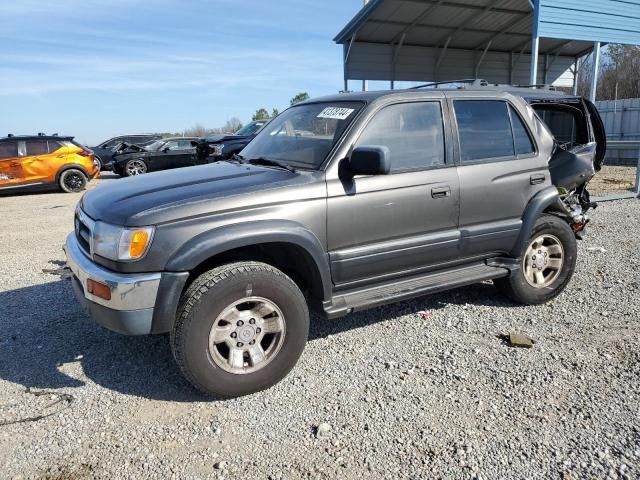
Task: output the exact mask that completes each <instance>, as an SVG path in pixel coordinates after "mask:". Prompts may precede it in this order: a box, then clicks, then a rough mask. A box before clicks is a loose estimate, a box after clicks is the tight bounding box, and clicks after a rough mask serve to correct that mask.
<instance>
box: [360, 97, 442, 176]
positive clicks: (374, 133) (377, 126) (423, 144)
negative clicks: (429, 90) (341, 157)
mask: <svg viewBox="0 0 640 480" xmlns="http://www.w3.org/2000/svg"><path fill="white" fill-rule="evenodd" d="M360 145H384V146H386V147H388V148H389V150H390V151H391V171H392V172H393V171H399V170H408V169H417V168H427V167H431V166H435V165H444V163H445V149H444V126H443V123H442V109H441V107H440V102H416V103H399V104H396V105H390V106H388V107H384V108H383V109H382V110H380V111H379V112H378V113H376V115H375V116H374V117H373V119H372V120H371V121H370V122H369V124H368V125H367V126H366V127H365V129H364V131H363V132H362V134H361V135H360V138H359V139H358V140H357V142H356V144H355V146H360Z"/></svg>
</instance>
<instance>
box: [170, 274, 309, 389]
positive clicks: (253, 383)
mask: <svg viewBox="0 0 640 480" xmlns="http://www.w3.org/2000/svg"><path fill="white" fill-rule="evenodd" d="M308 334H309V311H308V308H307V304H306V301H305V299H304V296H303V295H302V292H301V291H300V289H299V288H298V286H297V285H296V284H295V283H294V282H293V281H292V280H291V279H290V278H289V277H288V276H286V275H285V274H284V273H282V272H281V271H280V270H278V269H276V268H274V267H272V266H270V265H267V264H265V263H259V262H238V263H231V264H227V265H223V266H221V267H218V268H215V269H213V270H210V271H208V272H206V273H204V274H202V275H201V276H200V277H198V278H197V279H196V280H195V281H194V282H193V283H192V284H191V286H190V287H189V288H188V289H187V291H186V292H185V294H184V295H183V297H182V300H181V303H180V307H179V310H178V318H177V320H176V323H175V325H174V328H173V330H172V332H171V347H172V350H173V354H174V357H175V359H176V361H177V363H178V365H179V366H180V369H181V370H182V372H183V374H184V375H185V377H186V378H187V379H188V380H189V381H190V382H191V383H192V384H193V385H194V386H195V387H196V388H198V389H199V390H201V391H203V392H205V393H207V394H210V395H215V396H221V397H235V396H240V395H247V394H249V393H253V392H257V391H259V390H263V389H265V388H268V387H270V386H272V385H274V384H275V383H277V382H279V381H280V380H281V379H282V378H284V377H285V376H286V375H287V373H289V371H290V370H291V369H292V368H293V366H294V365H295V364H296V362H297V361H298V358H299V357H300V355H301V354H302V351H303V349H304V346H305V344H306V341H307V337H308Z"/></svg>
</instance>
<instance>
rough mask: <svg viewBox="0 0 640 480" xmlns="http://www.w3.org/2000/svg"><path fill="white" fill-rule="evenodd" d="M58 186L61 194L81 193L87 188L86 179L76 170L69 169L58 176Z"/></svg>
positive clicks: (82, 173)
mask: <svg viewBox="0 0 640 480" xmlns="http://www.w3.org/2000/svg"><path fill="white" fill-rule="evenodd" d="M58 185H59V186H60V189H61V190H62V191H63V192H66V193H77V192H81V191H82V190H84V189H85V187H86V186H87V177H86V175H85V174H84V172H82V170H79V169H77V168H69V169H67V170H65V171H64V172H62V173H61V174H60V177H59V178H58Z"/></svg>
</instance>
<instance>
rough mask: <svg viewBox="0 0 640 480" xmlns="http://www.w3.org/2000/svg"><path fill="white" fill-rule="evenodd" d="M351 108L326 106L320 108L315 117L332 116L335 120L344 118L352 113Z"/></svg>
mask: <svg viewBox="0 0 640 480" xmlns="http://www.w3.org/2000/svg"><path fill="white" fill-rule="evenodd" d="M353 111H354V109H353V108H344V107H327V108H325V109H324V110H322V111H321V112H320V113H319V114H318V117H317V118H334V119H336V120H345V119H346V118H347V117H348V116H349V115H351V114H352V113H353Z"/></svg>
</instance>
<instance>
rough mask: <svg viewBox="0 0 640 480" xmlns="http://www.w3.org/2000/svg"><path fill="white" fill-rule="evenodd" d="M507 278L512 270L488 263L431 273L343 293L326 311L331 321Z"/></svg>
mask: <svg viewBox="0 0 640 480" xmlns="http://www.w3.org/2000/svg"><path fill="white" fill-rule="evenodd" d="M507 275H509V269H507V268H506V266H489V265H487V264H486V263H484V262H482V263H474V264H472V265H465V266H463V267H457V268H454V269H450V270H446V271H438V272H429V273H426V274H421V275H415V276H412V277H408V278H402V279H399V280H397V279H396V280H394V281H392V282H386V283H383V284H378V285H374V286H367V287H363V288H358V289H354V290H347V291H345V292H339V294H337V295H335V296H334V297H333V298H332V299H331V301H329V302H325V304H324V305H323V307H324V311H325V313H326V315H327V317H328V318H338V317H342V316H344V315H347V314H349V313H351V312H357V311H360V310H366V309H367V308H373V307H378V306H380V305H385V304H387V303H392V302H397V301H400V300H406V299H409V298H413V297H420V296H423V295H427V294H431V293H436V292H441V291H443V290H450V289H452V288H456V287H461V286H464V285H471V284H473V283H479V282H482V281H484V280H492V279H494V278H500V277H506V276H507Z"/></svg>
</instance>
